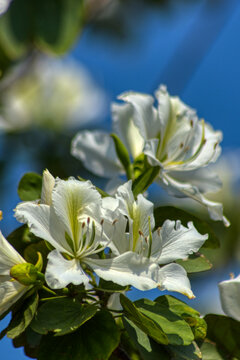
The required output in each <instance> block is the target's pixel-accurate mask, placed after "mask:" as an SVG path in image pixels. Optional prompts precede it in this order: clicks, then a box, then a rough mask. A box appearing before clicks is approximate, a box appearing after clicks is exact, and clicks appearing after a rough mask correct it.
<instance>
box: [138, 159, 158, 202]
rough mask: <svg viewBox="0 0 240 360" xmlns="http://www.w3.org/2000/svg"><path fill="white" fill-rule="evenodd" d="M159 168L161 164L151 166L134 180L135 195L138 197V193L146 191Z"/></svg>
mask: <svg viewBox="0 0 240 360" xmlns="http://www.w3.org/2000/svg"><path fill="white" fill-rule="evenodd" d="M159 170H160V167H159V166H154V167H151V168H149V169H147V170H146V171H145V172H144V173H142V175H140V176H139V177H138V178H137V179H136V180H134V182H133V185H132V191H133V194H134V196H135V197H137V196H138V194H142V193H144V191H146V190H147V189H148V187H149V186H150V185H151V184H152V183H153V182H154V180H155V178H156V176H157V175H158V173H159Z"/></svg>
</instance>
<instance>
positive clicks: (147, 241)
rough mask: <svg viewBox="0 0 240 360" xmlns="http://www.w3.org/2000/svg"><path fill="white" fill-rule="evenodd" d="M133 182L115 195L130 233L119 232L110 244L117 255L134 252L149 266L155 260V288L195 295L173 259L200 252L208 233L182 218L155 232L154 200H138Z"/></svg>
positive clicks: (141, 197) (169, 222)
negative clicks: (183, 222) (185, 225)
mask: <svg viewBox="0 0 240 360" xmlns="http://www.w3.org/2000/svg"><path fill="white" fill-rule="evenodd" d="M131 185H132V184H131V181H129V182H127V183H126V184H124V185H122V186H120V187H119V188H118V191H117V194H116V199H117V200H118V204H119V205H118V209H119V211H120V212H121V213H122V214H123V215H124V216H126V217H127V218H128V226H129V232H128V233H127V234H124V236H122V237H121V234H120V233H118V236H116V237H114V238H113V242H112V244H110V245H109V246H110V247H111V249H112V251H113V253H114V254H115V255H118V256H119V255H120V254H124V253H126V252H133V253H135V259H136V260H138V261H140V259H141V261H142V262H143V261H145V262H146V263H147V262H148V263H149V266H152V264H154V263H155V264H156V265H157V268H156V270H155V274H154V277H152V275H151V278H152V279H153V280H154V282H155V284H153V287H158V288H159V289H160V290H169V291H177V292H180V293H183V294H185V295H187V296H188V297H190V298H192V297H194V295H193V293H192V291H191V286H190V282H189V280H188V277H187V273H186V271H185V270H184V268H183V267H182V266H180V265H178V264H176V263H173V261H175V260H178V259H185V258H187V257H188V255H189V254H192V253H194V252H196V251H198V250H199V248H200V247H201V246H202V245H203V243H204V241H205V240H206V239H207V238H208V235H201V234H200V233H199V232H198V231H197V230H196V229H195V227H194V226H193V224H192V223H191V222H189V223H188V227H184V226H182V225H181V223H180V221H176V222H175V221H170V220H166V221H165V222H164V224H163V226H162V228H161V229H158V230H156V231H153V229H154V227H155V220H154V216H153V203H151V202H150V201H148V200H147V199H145V198H144V197H143V196H142V195H138V197H137V200H136V201H135V200H134V196H133V193H132V190H131ZM159 265H164V266H162V267H160V266H159ZM149 274H151V271H150V272H149Z"/></svg>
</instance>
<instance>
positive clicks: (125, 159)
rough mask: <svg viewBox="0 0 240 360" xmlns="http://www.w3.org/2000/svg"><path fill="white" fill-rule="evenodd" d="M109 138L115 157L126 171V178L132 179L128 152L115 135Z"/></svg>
mask: <svg viewBox="0 0 240 360" xmlns="http://www.w3.org/2000/svg"><path fill="white" fill-rule="evenodd" d="M111 137H112V139H113V141H114V145H115V150H116V153H117V156H118V158H119V160H120V162H121V164H122V166H123V167H124V169H125V171H126V174H127V178H128V179H132V177H133V174H132V166H131V160H130V156H129V153H128V150H127V148H126V146H125V145H124V144H123V142H122V141H121V140H120V139H119V137H118V136H117V135H116V134H111Z"/></svg>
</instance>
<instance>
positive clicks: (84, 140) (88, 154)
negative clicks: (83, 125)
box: [71, 131, 123, 178]
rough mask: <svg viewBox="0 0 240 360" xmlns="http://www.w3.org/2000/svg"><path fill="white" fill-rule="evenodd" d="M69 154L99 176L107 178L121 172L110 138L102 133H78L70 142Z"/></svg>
mask: <svg viewBox="0 0 240 360" xmlns="http://www.w3.org/2000/svg"><path fill="white" fill-rule="evenodd" d="M71 153H72V155H73V156H75V157H76V158H77V159H80V160H81V161H82V162H83V164H84V166H85V167H86V168H87V169H88V170H89V171H92V172H93V173H94V174H97V175H99V176H103V177H106V178H108V177H112V176H115V175H116V174H118V173H122V172H123V168H122V165H121V163H120V161H119V160H118V157H117V154H116V151H115V146H114V142H113V140H112V138H111V137H110V136H109V134H107V133H104V132H102V131H91V132H90V131H82V132H80V133H78V134H77V135H76V136H75V137H74V139H73V141H72V147H71Z"/></svg>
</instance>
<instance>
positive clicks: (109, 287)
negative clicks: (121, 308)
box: [97, 279, 129, 293]
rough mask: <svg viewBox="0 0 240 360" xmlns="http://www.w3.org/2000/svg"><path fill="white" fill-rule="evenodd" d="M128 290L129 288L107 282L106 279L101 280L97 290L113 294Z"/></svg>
mask: <svg viewBox="0 0 240 360" xmlns="http://www.w3.org/2000/svg"><path fill="white" fill-rule="evenodd" d="M128 288H129V287H128V286H121V285H118V284H115V283H114V282H112V281H106V280H104V279H100V281H99V285H98V287H97V290H101V291H105V292H110V293H113V292H122V291H126V290H127V289H128Z"/></svg>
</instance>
